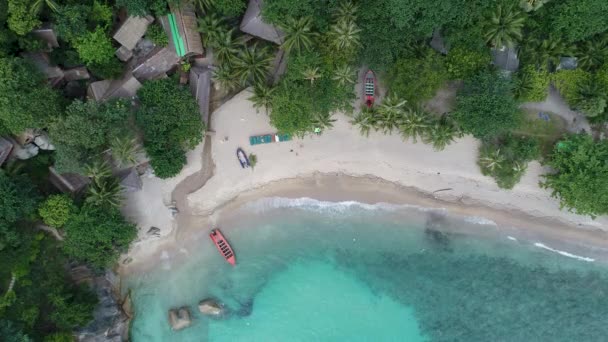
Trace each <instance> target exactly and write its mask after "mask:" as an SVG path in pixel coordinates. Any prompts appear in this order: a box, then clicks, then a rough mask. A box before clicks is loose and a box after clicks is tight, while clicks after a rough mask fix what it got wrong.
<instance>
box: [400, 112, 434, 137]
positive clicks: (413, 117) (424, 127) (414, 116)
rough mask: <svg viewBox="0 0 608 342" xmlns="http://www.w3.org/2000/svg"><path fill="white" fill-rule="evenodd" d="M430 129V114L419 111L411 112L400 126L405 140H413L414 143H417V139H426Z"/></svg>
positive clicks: (405, 116) (404, 117)
mask: <svg viewBox="0 0 608 342" xmlns="http://www.w3.org/2000/svg"><path fill="white" fill-rule="evenodd" d="M430 128H431V121H430V119H429V116H428V114H427V113H425V112H423V111H421V110H419V109H415V110H409V111H408V112H407V113H406V114H405V115H404V116H403V121H402V122H401V125H400V126H399V130H400V131H401V136H403V139H407V138H412V140H413V141H414V143H416V142H417V138H424V137H426V135H427V134H428V133H429V130H430Z"/></svg>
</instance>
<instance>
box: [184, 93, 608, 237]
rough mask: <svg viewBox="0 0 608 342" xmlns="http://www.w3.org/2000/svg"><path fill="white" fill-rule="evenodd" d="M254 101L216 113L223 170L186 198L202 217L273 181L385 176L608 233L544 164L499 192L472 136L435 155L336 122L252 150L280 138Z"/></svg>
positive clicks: (606, 221) (242, 98) (453, 197)
mask: <svg viewBox="0 0 608 342" xmlns="http://www.w3.org/2000/svg"><path fill="white" fill-rule="evenodd" d="M250 96H251V93H250V92H249V91H244V92H242V93H240V94H239V95H237V96H236V97H235V98H234V99H232V100H231V101H229V102H228V103H226V104H225V105H224V106H222V107H221V108H220V109H219V110H217V111H216V112H215V113H214V114H213V117H212V122H211V127H212V129H214V130H215V131H216V135H215V136H213V137H212V155H213V160H214V162H215V164H216V170H215V175H214V176H213V177H212V178H211V179H210V180H209V181H208V182H207V183H206V184H205V185H204V186H203V187H202V188H201V189H200V190H198V191H196V192H194V193H192V194H191V195H189V196H188V197H187V200H188V204H189V206H190V207H191V210H192V213H193V214H195V215H209V214H210V213H212V212H213V211H214V210H215V209H216V208H218V207H220V206H222V205H223V204H226V203H228V202H229V201H231V200H233V199H235V198H236V197H238V196H239V194H241V193H243V192H246V191H249V190H252V189H257V188H260V187H263V186H264V185H265V184H268V183H270V182H275V181H278V180H282V179H293V178H302V177H311V176H313V175H314V174H317V173H340V174H344V175H349V176H356V177H365V176H375V177H380V178H383V179H385V180H388V181H391V182H395V183H397V184H399V185H402V186H406V187H414V188H416V189H418V190H420V191H421V192H423V193H427V194H432V193H433V192H434V191H437V190H440V189H446V188H449V189H451V190H449V191H441V192H437V193H436V194H435V197H436V198H438V199H441V200H448V201H460V202H461V203H464V204H470V205H482V206H488V207H491V208H494V209H499V210H513V211H517V212H522V213H525V214H527V215H530V216H533V217H539V218H553V219H556V220H559V221H561V222H563V223H566V224H569V225H582V226H587V227H595V228H606V227H608V217H600V218H597V219H595V220H592V219H591V218H589V217H586V216H580V215H575V214H572V213H569V212H567V211H563V210H560V209H559V202H558V201H557V200H556V199H554V198H551V196H550V192H549V191H547V190H545V189H541V188H540V187H539V186H538V182H539V181H540V180H541V177H540V175H541V174H542V173H544V172H545V171H544V170H543V168H542V167H541V166H540V165H539V164H538V163H537V162H533V163H530V165H529V167H528V171H527V173H526V175H525V176H524V177H523V178H522V180H521V182H520V183H519V184H517V185H516V186H515V188H514V189H512V190H503V189H500V188H498V186H497V185H496V183H495V182H494V180H493V179H492V178H490V177H486V176H483V175H482V174H481V173H480V171H479V167H478V166H477V164H476V161H477V146H478V141H477V140H475V139H473V138H472V137H465V138H463V139H460V140H459V141H458V142H457V143H454V144H452V145H450V146H448V147H447V148H446V149H445V150H444V151H441V152H436V151H434V150H433V149H432V147H431V146H429V145H425V144H423V143H422V142H418V143H416V144H415V143H413V142H411V141H407V142H404V141H402V139H401V137H400V136H398V135H388V136H387V135H383V134H382V133H379V132H371V133H370V135H369V138H366V137H363V136H361V135H360V134H359V131H358V129H357V127H353V126H352V125H351V124H350V123H349V118H348V117H346V116H344V115H335V116H334V117H335V118H336V119H337V122H335V123H334V128H333V129H331V130H330V131H327V132H325V133H324V134H323V135H321V136H307V137H305V138H303V139H298V138H296V139H294V141H291V142H283V143H271V144H266V145H257V146H250V144H249V136H250V135H257V134H264V133H273V132H275V129H273V128H272V127H271V126H270V124H269V120H268V117H267V115H266V114H265V113H264V112H263V111H261V112H260V113H256V111H255V109H254V108H253V107H252V105H251V103H250V102H249V101H248V100H247V98H248V97H250ZM226 137H227V138H228V139H227V141H226V139H225V138H226ZM237 147H242V148H243V149H244V150H245V151H246V152H247V153H254V154H256V155H257V156H258V165H257V166H256V168H255V170H251V169H245V170H243V169H241V167H240V166H239V164H238V161H237V158H236V155H235V151H236V149H237ZM290 150H293V152H290Z"/></svg>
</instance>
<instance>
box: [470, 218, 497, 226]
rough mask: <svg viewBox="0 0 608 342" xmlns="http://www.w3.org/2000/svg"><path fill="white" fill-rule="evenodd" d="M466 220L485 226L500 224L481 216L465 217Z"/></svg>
mask: <svg viewBox="0 0 608 342" xmlns="http://www.w3.org/2000/svg"><path fill="white" fill-rule="evenodd" d="M464 221H465V222H467V223H472V224H480V225H484V226H498V225H497V224H496V222H494V221H492V220H490V219H487V218H485V217H480V216H467V217H465V218H464Z"/></svg>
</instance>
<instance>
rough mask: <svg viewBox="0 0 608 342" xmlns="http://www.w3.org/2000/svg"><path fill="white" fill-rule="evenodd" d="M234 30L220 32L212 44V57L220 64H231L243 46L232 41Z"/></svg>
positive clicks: (236, 41) (239, 42)
mask: <svg viewBox="0 0 608 342" xmlns="http://www.w3.org/2000/svg"><path fill="white" fill-rule="evenodd" d="M233 32H234V29H232V30H230V31H220V32H219V33H218V34H217V37H216V41H215V42H214V44H213V52H214V56H215V57H216V58H217V60H218V61H219V62H220V63H229V64H230V63H232V62H233V61H234V58H235V57H236V56H237V54H238V52H239V48H240V47H241V46H242V45H243V44H242V42H241V41H239V40H237V39H234V37H233Z"/></svg>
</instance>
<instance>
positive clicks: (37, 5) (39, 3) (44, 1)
mask: <svg viewBox="0 0 608 342" xmlns="http://www.w3.org/2000/svg"><path fill="white" fill-rule="evenodd" d="M44 5H46V7H48V8H49V9H50V10H51V11H53V12H57V9H58V6H57V3H56V2H55V1H53V0H36V1H34V3H33V4H32V7H31V8H30V10H31V12H32V13H34V14H38V13H40V11H42V8H43V7H44Z"/></svg>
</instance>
